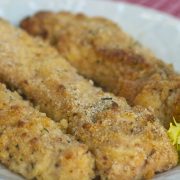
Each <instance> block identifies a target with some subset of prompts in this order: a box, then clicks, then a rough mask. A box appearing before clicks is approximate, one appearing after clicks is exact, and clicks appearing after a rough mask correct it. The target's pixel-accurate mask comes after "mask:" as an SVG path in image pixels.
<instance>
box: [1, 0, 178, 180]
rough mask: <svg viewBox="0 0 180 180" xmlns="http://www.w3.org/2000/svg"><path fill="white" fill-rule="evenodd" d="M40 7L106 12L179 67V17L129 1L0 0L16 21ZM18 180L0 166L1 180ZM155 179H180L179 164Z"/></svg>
mask: <svg viewBox="0 0 180 180" xmlns="http://www.w3.org/2000/svg"><path fill="white" fill-rule="evenodd" d="M39 10H53V11H59V10H68V11H72V12H84V13H86V14H88V15H91V16H97V15H98V16H99V15H100V16H104V17H107V18H109V19H112V20H114V21H115V22H117V23H118V24H119V25H121V26H122V27H123V28H124V30H125V31H127V32H129V33H130V34H132V35H133V36H134V37H135V38H136V39H138V40H139V41H140V42H142V43H143V44H144V45H145V46H147V47H149V48H150V49H152V50H153V51H154V53H155V54H156V55H157V56H158V57H160V58H162V59H164V60H165V61H166V62H169V63H172V64H174V67H175V68H176V70H178V71H180V21H179V20H178V19H175V18H172V17H170V16H168V15H165V14H162V13H159V12H157V11H153V10H149V9H147V8H142V7H138V6H134V5H130V4H124V3H113V2H110V1H100V0H89V1H86V0H51V1H50V0H29V1H28V0H16V1H12V0H0V16H1V17H4V18H5V19H8V20H9V21H11V22H12V23H13V24H15V25H17V24H18V23H19V21H20V20H21V19H22V18H24V17H25V16H27V15H31V14H33V13H35V12H36V11H39ZM1 179H4V180H10V179H13V180H19V179H21V178H19V177H18V176H16V175H14V174H13V173H10V172H9V171H8V170H6V169H5V168H3V167H2V168H1V167H0V180H1ZM155 179H156V180H178V179H180V166H179V167H176V168H174V169H173V170H170V171H168V172H165V173H161V174H159V175H157V176H156V177H155Z"/></svg>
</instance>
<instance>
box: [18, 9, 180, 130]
mask: <svg viewBox="0 0 180 180" xmlns="http://www.w3.org/2000/svg"><path fill="white" fill-rule="evenodd" d="M21 27H22V28H24V29H25V30H26V31H27V32H28V33H30V34H31V35H34V36H40V37H42V38H43V39H45V40H46V41H48V42H50V44H51V45H53V46H55V47H56V48H57V49H58V51H59V52H60V54H61V55H62V56H64V57H65V58H66V59H67V60H68V61H69V62H70V63H71V64H72V65H73V66H75V67H76V68H77V69H78V71H79V73H80V74H82V75H84V76H86V77H87V78H90V79H92V80H94V81H95V82H96V83H97V84H98V85H100V86H101V87H103V88H105V90H108V91H110V92H113V93H115V94H116V95H118V96H122V97H125V98H126V99H127V100H128V102H129V103H130V104H131V105H141V106H144V107H152V108H153V109H154V112H155V114H156V115H157V117H158V118H159V119H160V120H161V122H162V124H163V125H164V126H165V127H168V126H169V123H170V121H171V120H172V119H173V117H174V118H175V119H176V120H177V121H180V75H179V74H177V73H176V72H174V70H173V68H172V66H171V65H167V64H165V63H164V62H162V61H161V60H159V59H157V58H156V57H155V56H154V55H153V54H152V53H150V52H149V51H148V50H147V49H145V48H143V47H142V46H141V45H140V44H139V43H137V41H135V40H134V39H133V38H132V37H130V36H129V35H128V34H126V33H125V32H123V31H122V30H121V29H120V28H119V27H118V26H117V25H116V24H115V23H113V22H111V21H110V20H107V19H104V18H99V17H94V18H90V17H87V16H85V15H82V14H77V15H74V14H71V13H66V12H62V13H51V12H40V13H37V14H36V15H35V16H33V17H31V18H27V19H25V20H24V21H22V23H21Z"/></svg>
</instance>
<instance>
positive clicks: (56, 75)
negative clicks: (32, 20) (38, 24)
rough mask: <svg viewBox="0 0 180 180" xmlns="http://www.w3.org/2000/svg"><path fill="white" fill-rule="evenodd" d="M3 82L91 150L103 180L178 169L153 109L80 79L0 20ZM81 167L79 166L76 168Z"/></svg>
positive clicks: (51, 51) (41, 44) (45, 46)
mask: <svg viewBox="0 0 180 180" xmlns="http://www.w3.org/2000/svg"><path fill="white" fill-rule="evenodd" d="M0 27H1V28H0V80H1V81H3V82H5V83H7V84H8V85H9V86H10V87H12V88H15V89H18V90H19V92H20V93H22V94H23V95H24V96H26V98H28V99H29V100H31V101H32V102H33V103H34V105H37V106H39V109H40V111H42V112H45V113H47V115H48V116H49V117H51V118H53V119H54V120H56V121H57V122H60V123H61V122H62V119H63V124H64V122H65V121H67V124H68V125H67V127H68V128H67V132H68V133H71V134H72V135H74V136H75V137H76V139H77V140H80V141H81V142H84V143H85V144H86V145H88V147H89V149H90V150H91V152H92V153H93V155H94V157H95V161H96V174H97V176H100V177H101V178H102V179H110V180H116V179H117V180H119V179H121V180H134V179H147V178H151V177H152V176H153V175H154V174H155V173H158V172H162V171H165V170H168V169H170V168H172V167H173V166H175V165H176V164H177V160H178V157H177V152H176V151H175V148H174V147H173V146H172V144H171V142H170V140H169V138H168V137H167V133H166V130H165V129H164V128H163V126H162V125H161V124H160V123H159V121H158V119H156V118H155V117H154V116H153V114H152V113H151V112H150V110H148V109H144V108H141V107H135V108H131V107H130V106H129V105H128V104H127V102H126V100H125V99H124V98H118V97H115V96H114V95H112V94H110V93H104V92H103V91H102V90H101V89H99V88H96V87H94V86H93V85H92V82H91V81H90V82H89V81H87V80H86V79H84V78H83V77H82V76H80V75H78V74H77V72H76V70H75V68H73V67H72V66H71V65H70V64H69V63H68V62H67V61H66V60H65V59H63V58H62V57H61V56H59V54H58V52H57V51H56V50H55V49H54V48H52V47H50V46H49V45H48V44H46V43H44V42H43V41H41V40H40V39H33V38H32V37H30V36H29V35H28V34H26V33H25V32H23V31H21V30H20V29H17V28H14V27H12V26H11V25H9V24H8V23H7V22H5V21H2V20H1V21H0ZM74 164H75V165H76V163H74Z"/></svg>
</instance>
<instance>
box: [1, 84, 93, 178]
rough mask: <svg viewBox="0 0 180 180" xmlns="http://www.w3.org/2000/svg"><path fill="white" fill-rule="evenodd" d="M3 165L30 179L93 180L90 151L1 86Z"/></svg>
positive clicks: (14, 93)
mask: <svg viewBox="0 0 180 180" xmlns="http://www.w3.org/2000/svg"><path fill="white" fill-rule="evenodd" d="M0 162H1V163H2V164H4V165H5V166H7V167H8V168H9V169H10V170H12V171H14V172H16V173H19V174H21V175H22V176H24V177H25V178H26V179H41V180H43V179H44V180H69V179H72V180H79V179H84V180H88V179H92V178H93V176H94V173H93V168H94V160H93V158H92V156H91V154H90V153H89V152H87V147H86V146H85V145H83V144H80V143H78V142H77V141H75V140H74V139H73V138H72V137H70V136H68V135H65V134H63V133H62V131H61V130H60V128H59V126H58V123H55V122H53V121H52V120H51V119H49V118H47V117H46V115H45V114H43V113H40V112H39V111H37V110H35V109H34V108H33V107H31V105H30V104H29V103H28V102H26V101H24V100H22V98H21V97H20V96H19V95H18V94H17V93H16V92H10V91H9V90H7V89H6V87H5V86H4V85H2V84H0Z"/></svg>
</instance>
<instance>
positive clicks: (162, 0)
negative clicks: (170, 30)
mask: <svg viewBox="0 0 180 180" xmlns="http://www.w3.org/2000/svg"><path fill="white" fill-rule="evenodd" d="M113 1H119V2H120V1H121V2H122V1H124V2H129V3H133V4H138V5H142V6H146V7H149V8H153V9H156V10H160V11H163V12H165V13H168V14H171V15H173V16H175V17H177V18H179V19H180V0H113Z"/></svg>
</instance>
